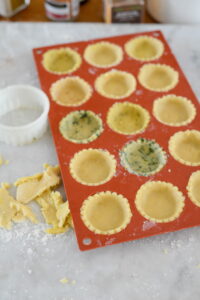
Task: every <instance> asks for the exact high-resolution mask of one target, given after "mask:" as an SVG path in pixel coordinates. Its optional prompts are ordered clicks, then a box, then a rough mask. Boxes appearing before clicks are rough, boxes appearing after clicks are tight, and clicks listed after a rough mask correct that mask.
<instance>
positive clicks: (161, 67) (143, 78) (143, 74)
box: [138, 64, 179, 92]
mask: <svg viewBox="0 0 200 300" xmlns="http://www.w3.org/2000/svg"><path fill="white" fill-rule="evenodd" d="M155 71H157V72H159V73H160V74H159V73H158V74H156V76H157V80H159V82H161V80H160V78H161V77H162V74H164V75H167V77H165V78H164V80H165V79H166V80H167V83H166V84H165V85H164V84H162V86H160V87H159V86H158V87H155V80H154V82H153V85H154V86H152V83H150V84H149V83H148V82H147V81H148V80H150V81H151V82H152V78H153V75H152V72H155ZM154 74H155V73H154ZM138 80H139V82H140V84H141V85H142V86H143V87H145V88H146V89H148V90H150V91H154V92H168V91H170V90H171V89H173V88H174V87H175V86H176V85H177V84H178V81H179V74H178V72H177V71H175V70H174V69H173V68H172V67H170V66H168V65H165V64H145V65H143V66H142V67H141V68H140V71H139V75H138Z"/></svg>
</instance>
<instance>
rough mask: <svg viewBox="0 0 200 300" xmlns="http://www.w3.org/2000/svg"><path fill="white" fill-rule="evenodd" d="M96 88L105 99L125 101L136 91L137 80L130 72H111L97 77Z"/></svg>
mask: <svg viewBox="0 0 200 300" xmlns="http://www.w3.org/2000/svg"><path fill="white" fill-rule="evenodd" d="M95 88H96V90H97V91H98V93H99V94H101V95H102V96H104V97H107V98H111V99H123V98H126V97H129V96H130V95H131V94H132V93H133V92H134V91H135V89H136V80H135V77H134V76H133V75H132V74H130V73H128V72H125V71H119V70H111V71H108V72H106V73H104V74H101V75H100V76H99V77H97V79H96V81H95Z"/></svg>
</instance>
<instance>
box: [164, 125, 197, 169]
mask: <svg viewBox="0 0 200 300" xmlns="http://www.w3.org/2000/svg"><path fill="white" fill-rule="evenodd" d="M187 138H188V139H190V142H191V139H193V140H194V142H195V144H196V147H197V149H195V153H194V151H193V149H192V148H189V149H185V145H184V147H183V146H182V147H181V148H182V149H185V154H186V155H188V154H189V155H190V157H191V158H194V157H195V155H196V156H197V158H198V161H191V160H190V161H189V160H187V158H183V157H180V155H179V154H178V153H177V145H179V143H181V142H182V141H184V140H185V141H187ZM169 152H170V154H171V155H172V156H173V158H174V159H175V160H177V161H178V162H180V163H182V164H184V165H186V166H194V167H195V166H200V131H198V130H195V129H193V130H186V131H179V132H176V133H175V134H174V135H173V136H171V138H170V139H169Z"/></svg>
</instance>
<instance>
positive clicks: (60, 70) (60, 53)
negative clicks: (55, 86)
mask: <svg viewBox="0 0 200 300" xmlns="http://www.w3.org/2000/svg"><path fill="white" fill-rule="evenodd" d="M81 62H82V59H81V56H80V55H79V54H78V53H77V52H76V51H74V50H73V49H71V48H67V47H66V48H58V49H51V50H48V51H46V52H45V53H44V54H43V60H42V64H43V67H44V68H45V69H46V71H48V72H50V73H54V74H58V75H62V74H70V73H72V72H74V71H76V70H77V69H78V68H79V67H80V65H81Z"/></svg>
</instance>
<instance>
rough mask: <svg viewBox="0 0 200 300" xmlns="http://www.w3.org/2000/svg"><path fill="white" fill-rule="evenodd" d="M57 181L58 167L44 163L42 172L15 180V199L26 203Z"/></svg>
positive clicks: (53, 185) (58, 175)
mask: <svg viewBox="0 0 200 300" xmlns="http://www.w3.org/2000/svg"><path fill="white" fill-rule="evenodd" d="M59 183H60V168H59V167H58V166H55V167H53V166H50V165H44V172H43V173H39V174H35V175H33V176H27V177H22V178H19V179H18V180H17V181H16V182H15V186H16V187H17V192H16V199H17V201H19V202H21V203H28V202H30V201H32V200H34V199H35V198H36V197H38V196H40V195H41V194H42V193H43V192H45V191H46V190H48V189H49V188H52V187H55V186H57V185H59Z"/></svg>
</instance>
